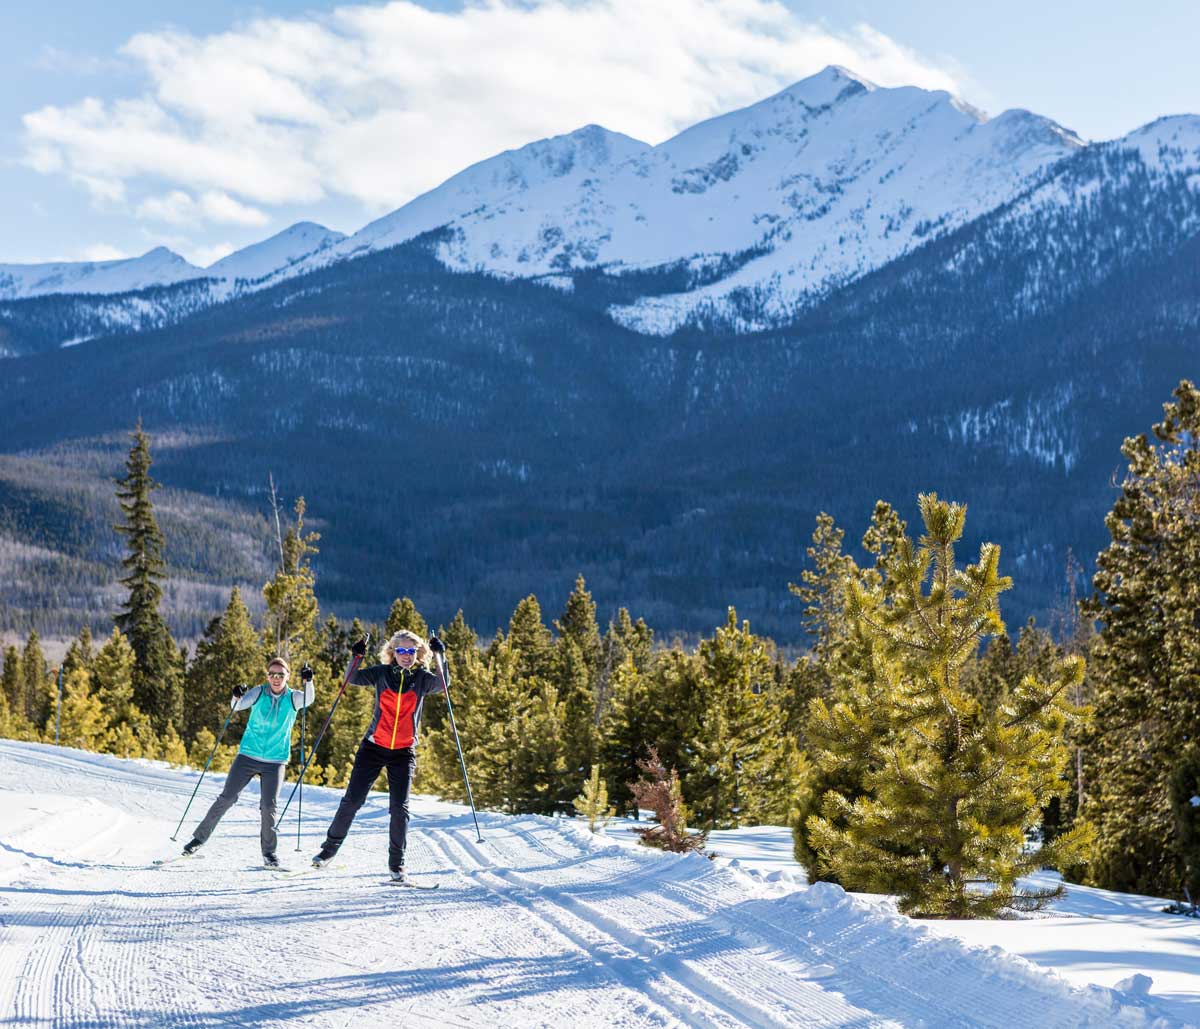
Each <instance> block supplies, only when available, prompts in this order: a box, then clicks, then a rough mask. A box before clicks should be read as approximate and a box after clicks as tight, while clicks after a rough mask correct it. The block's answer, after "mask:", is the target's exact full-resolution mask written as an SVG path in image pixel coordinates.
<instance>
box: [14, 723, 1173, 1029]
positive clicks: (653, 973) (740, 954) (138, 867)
mask: <svg viewBox="0 0 1200 1029" xmlns="http://www.w3.org/2000/svg"><path fill="white" fill-rule="evenodd" d="M196 775H197V773H196V772H182V771H173V770H171V769H168V768H166V767H165V766H163V765H156V764H150V763H147V762H140V761H121V760H119V759H116V758H111V757H102V756H97V755H91V754H85V753H83V752H80V751H72V750H68V749H65V748H64V749H57V748H54V747H49V746H43V745H38V744H20V743H12V742H8V741H3V742H0V1018H2V1019H3V1020H5V1021H6V1022H13V1023H20V1024H39V1023H42V1022H47V1023H48V1022H51V1021H54V1022H56V1023H62V1024H72V1025H107V1026H148V1025H156V1026H158V1025H164V1026H165V1025H246V1024H254V1025H282V1024H289V1025H313V1026H330V1027H332V1026H339V1027H345V1026H377V1025H387V1024H398V1025H407V1024H410V1023H411V1024H416V1023H415V1022H414V1019H415V1020H416V1021H417V1022H419V1023H420V1024H422V1025H479V1024H484V1025H497V1026H524V1025H572V1026H576V1027H579V1029H585V1027H601V1026H603V1027H612V1026H620V1027H634V1026H638V1027H645V1026H673V1027H675V1026H706V1027H734V1026H764V1027H781V1026H846V1025H855V1026H872V1027H875V1026H878V1027H900V1026H916V1025H925V1026H967V1025H970V1026H995V1027H1003V1029H1010V1027H1012V1026H1034V1025H1036V1026H1039V1027H1058V1026H1063V1027H1067V1026H1148V1025H1152V1024H1154V1025H1163V1026H1165V1025H1170V1024H1173V1023H1171V1021H1170V1020H1168V1019H1160V1020H1158V1021H1156V1017H1157V1014H1158V1012H1157V1010H1156V1008H1155V1007H1154V1004H1153V1002H1152V1001H1151V1000H1150V999H1148V998H1145V997H1139V996H1131V995H1129V994H1126V993H1122V992H1121V991H1114V990H1108V989H1101V988H1097V987H1091V988H1086V989H1078V988H1075V987H1072V986H1070V985H1069V984H1067V983H1066V982H1064V981H1063V980H1061V979H1059V978H1058V977H1056V976H1054V975H1052V974H1047V973H1045V972H1043V971H1041V970H1039V969H1037V968H1036V967H1034V966H1033V965H1031V964H1030V963H1028V962H1026V961H1023V960H1021V959H1019V958H1014V957H1011V956H1009V955H1006V954H1004V953H1003V952H1001V951H999V950H997V949H990V950H985V949H981V948H969V947H966V946H964V945H963V944H961V943H959V942H957V941H955V940H944V939H938V938H936V937H935V936H933V935H932V934H931V933H929V932H928V931H927V930H925V929H923V928H921V927H919V926H917V925H915V924H914V923H912V922H910V921H909V920H908V919H905V918H902V917H901V916H899V915H896V914H894V913H891V912H888V911H883V910H880V909H879V908H877V907H875V906H872V905H870V904H866V903H863V902H861V901H858V900H856V899H854V898H852V897H850V896H848V895H847V894H845V893H844V892H843V891H842V890H841V889H840V888H839V887H836V886H830V885H828V884H818V885H816V886H813V887H809V888H804V887H802V886H799V885H797V884H794V883H791V882H788V881H786V880H785V879H783V878H782V877H779V878H777V879H776V880H775V881H766V880H763V879H760V878H755V877H752V876H749V875H745V874H743V873H741V872H739V871H737V870H735V869H730V868H721V867H719V866H717V865H714V864H713V863H711V862H709V861H706V860H704V859H703V858H701V857H698V856H694V855H693V856H688V857H679V856H673V855H666V854H661V853H656V852H651V851H643V850H638V851H631V850H629V849H626V848H625V847H622V846H620V845H619V844H615V843H606V842H603V841H598V840H596V839H595V838H593V837H591V836H589V835H588V833H587V832H586V830H585V829H584V828H583V827H581V826H579V825H577V824H575V823H571V822H565V823H564V822H559V821H554V820H550V819H544V818H535V817H530V816H525V817H505V816H501V815H491V814H483V815H481V828H482V833H483V842H479V841H477V838H476V833H475V831H474V828H473V826H472V821H471V816H470V813H469V812H468V811H466V810H465V809H463V808H462V807H459V806H457V805H453V804H445V803H440V802H437V801H433V800H430V799H428V798H416V799H415V802H414V805H413V807H414V815H415V818H414V821H413V826H412V830H411V837H410V838H411V843H410V849H409V861H408V864H409V867H410V870H411V871H412V874H413V876H414V879H415V880H416V881H418V882H423V883H426V884H432V883H434V882H436V883H438V884H439V886H440V888H439V889H438V890H437V891H436V892H430V891H417V890H401V889H397V888H394V887H388V886H383V885H381V883H382V881H383V878H384V867H385V858H386V852H387V836H386V833H387V829H386V821H387V820H386V812H387V797H386V795H380V794H377V795H374V796H373V797H372V798H370V799H369V800H368V802H367V805H366V806H365V807H364V809H363V811H362V812H361V813H360V814H359V816H358V819H357V821H356V823H355V826H354V828H353V830H352V832H351V835H350V838H349V839H348V841H347V843H346V845H345V847H344V848H343V850H342V852H341V855H340V856H339V861H340V864H338V865H335V866H334V867H333V868H332V869H330V870H328V871H325V872H322V873H315V874H310V875H308V876H306V877H301V878H294V879H287V878H277V877H275V876H273V875H271V874H269V873H266V872H264V871H263V870H261V869H260V868H256V867H255V865H256V862H257V851H258V825H257V823H258V804H257V803H256V801H255V798H254V797H253V796H249V797H246V798H244V799H243V802H242V803H241V804H239V805H238V806H236V807H235V808H234V809H233V810H232V811H230V812H229V814H228V815H227V816H226V818H225V819H224V821H223V822H222V823H221V826H220V827H219V828H218V830H217V833H216V834H215V835H214V837H213V838H212V839H211V840H210V841H209V842H208V844H207V845H206V846H205V848H204V851H203V852H202V854H203V857H202V858H198V859H195V860H192V861H183V862H179V863H176V864H173V865H168V866H164V867H162V868H159V869H155V868H153V867H151V866H150V864H149V860H150V859H151V858H152V857H155V856H159V855H165V854H171V853H174V852H177V851H176V848H177V846H178V845H177V844H172V843H171V842H170V841H169V839H168V836H169V835H170V833H171V831H172V829H173V828H174V825H175V823H176V821H177V820H178V818H179V814H180V812H181V811H182V809H183V806H184V805H185V804H186V802H187V799H188V796H189V795H190V794H191V793H192V790H193V786H194V785H195V780H196ZM222 779H223V777H222V776H220V775H211V776H209V777H208V778H207V779H206V780H205V783H204V785H203V786H202V787H201V790H200V794H199V796H198V797H197V803H196V806H195V808H193V811H192V813H191V815H192V817H193V818H194V819H196V820H199V818H200V816H201V814H202V812H203V809H204V807H205V806H206V805H207V804H208V803H210V802H211V800H212V798H213V797H215V795H216V793H217V791H218V790H219V789H220V787H221V785H222ZM255 789H256V787H255V786H251V787H250V788H249V792H250V793H253V792H254V790H255ZM338 799H339V792H338V791H334V790H327V789H315V788H312V789H306V790H305V805H304V812H305V815H306V819H305V823H304V830H303V838H302V841H301V843H300V850H299V853H298V854H297V853H296V852H295V850H294V849H293V846H294V844H293V840H294V839H295V836H294V831H295V829H294V827H295V822H294V821H293V818H294V814H293V815H292V816H290V817H289V819H288V821H287V822H286V827H287V830H290V831H285V832H284V833H283V834H282V835H281V839H280V843H281V848H280V854H281V856H284V857H286V858H288V859H289V863H295V864H300V863H302V862H303V861H304V860H305V859H306V857H307V855H309V854H310V853H312V852H313V851H315V849H316V848H317V846H318V845H319V841H320V839H321V837H322V835H323V831H324V828H325V826H326V825H327V822H328V819H329V817H330V816H331V815H332V813H333V810H334V808H335V805H336V804H337V801H338ZM294 810H295V808H294V807H293V812H294ZM188 824H191V823H188Z"/></svg>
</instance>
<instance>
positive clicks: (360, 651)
mask: <svg viewBox="0 0 1200 1029" xmlns="http://www.w3.org/2000/svg"><path fill="white" fill-rule="evenodd" d="M350 653H351V654H353V655H354V656H355V657H366V656H367V638H366V637H365V636H364V637H363V638H362V639H361V640H359V641H358V642H357V643H356V644H354V646H353V647H351V648H350Z"/></svg>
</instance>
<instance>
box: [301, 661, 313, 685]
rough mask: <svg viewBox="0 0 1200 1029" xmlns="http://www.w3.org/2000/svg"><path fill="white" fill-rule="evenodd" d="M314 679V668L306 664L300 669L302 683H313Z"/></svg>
mask: <svg viewBox="0 0 1200 1029" xmlns="http://www.w3.org/2000/svg"><path fill="white" fill-rule="evenodd" d="M312 677H313V670H312V666H311V665H309V664H308V663H307V662H306V663H305V664H304V665H303V666H301V668H300V681H301V682H312Z"/></svg>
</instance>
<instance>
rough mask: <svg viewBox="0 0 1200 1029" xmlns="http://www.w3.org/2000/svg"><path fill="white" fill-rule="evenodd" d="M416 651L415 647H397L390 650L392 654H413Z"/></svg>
mask: <svg viewBox="0 0 1200 1029" xmlns="http://www.w3.org/2000/svg"><path fill="white" fill-rule="evenodd" d="M416 652H417V648H416V647H397V648H396V649H395V650H393V651H392V653H393V654H415V653H416Z"/></svg>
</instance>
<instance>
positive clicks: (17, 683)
mask: <svg viewBox="0 0 1200 1029" xmlns="http://www.w3.org/2000/svg"><path fill="white" fill-rule="evenodd" d="M0 696H3V697H4V707H5V709H6V710H7V712H8V716H7V718H6V720H5V726H4V730H3V733H2V735H3V736H4V737H5V738H6V739H11V740H36V739H37V738H38V734H37V732H36V731H35V730H34V728H33V726H32V725H31V724H30V723H29V720H28V719H27V718H26V717H25V675H24V670H23V669H22V668H21V652H20V651H19V650H17V648H16V647H14V646H9V647H5V648H4V671H3V674H2V676H0Z"/></svg>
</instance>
